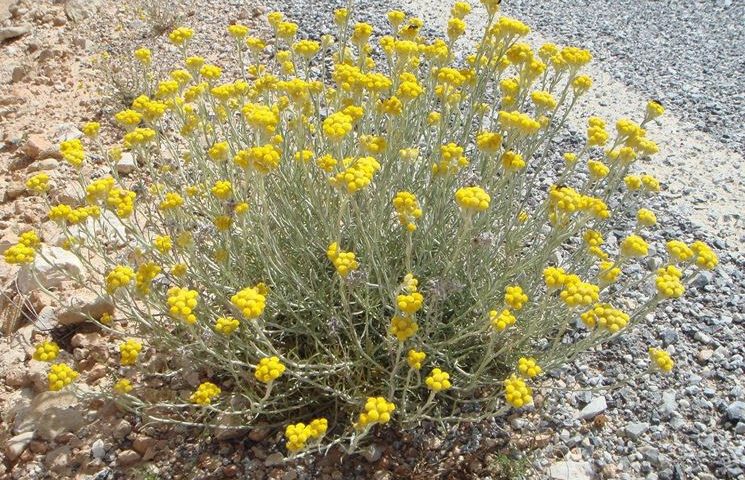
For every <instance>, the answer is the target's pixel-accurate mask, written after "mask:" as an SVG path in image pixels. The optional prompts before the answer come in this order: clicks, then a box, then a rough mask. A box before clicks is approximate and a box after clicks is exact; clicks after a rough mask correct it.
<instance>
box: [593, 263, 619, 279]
mask: <svg viewBox="0 0 745 480" xmlns="http://www.w3.org/2000/svg"><path fill="white" fill-rule="evenodd" d="M619 275H621V267H618V266H616V263H615V262H611V261H608V260H603V261H601V262H600V264H599V265H598V278H599V279H600V280H601V281H603V282H605V283H606V284H609V283H613V282H615V281H616V279H617V278H618V276H619Z"/></svg>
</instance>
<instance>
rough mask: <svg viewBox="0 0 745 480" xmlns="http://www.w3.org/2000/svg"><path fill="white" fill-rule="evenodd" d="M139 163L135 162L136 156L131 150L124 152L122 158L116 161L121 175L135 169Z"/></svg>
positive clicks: (117, 169)
mask: <svg viewBox="0 0 745 480" xmlns="http://www.w3.org/2000/svg"><path fill="white" fill-rule="evenodd" d="M135 168H137V163H136V162H135V156H134V155H132V153H131V152H124V153H122V158H121V160H119V161H118V162H117V163H116V172H117V173H118V174H119V175H128V174H130V173H132V172H134V171H135Z"/></svg>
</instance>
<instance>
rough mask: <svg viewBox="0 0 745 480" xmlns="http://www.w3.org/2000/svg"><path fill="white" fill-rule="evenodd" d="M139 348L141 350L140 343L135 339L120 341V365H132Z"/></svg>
mask: <svg viewBox="0 0 745 480" xmlns="http://www.w3.org/2000/svg"><path fill="white" fill-rule="evenodd" d="M140 350H142V344H141V343H140V342H138V341H137V340H135V339H132V338H130V339H128V340H127V341H126V342H123V343H120V344H119V353H120V354H121V356H122V359H121V364H122V366H126V365H134V364H135V362H136V361H137V356H138V355H139V354H140Z"/></svg>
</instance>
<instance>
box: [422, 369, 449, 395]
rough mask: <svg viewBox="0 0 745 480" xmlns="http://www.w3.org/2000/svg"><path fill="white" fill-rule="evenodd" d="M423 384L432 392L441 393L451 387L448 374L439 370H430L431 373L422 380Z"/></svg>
mask: <svg viewBox="0 0 745 480" xmlns="http://www.w3.org/2000/svg"><path fill="white" fill-rule="evenodd" d="M424 383H425V384H426V385H427V388H429V389H430V390H432V391H433V392H441V391H443V390H448V389H450V387H452V385H451V384H450V374H448V373H447V372H443V371H442V370H440V369H439V368H434V369H432V372H430V374H429V375H428V376H427V378H426V379H424Z"/></svg>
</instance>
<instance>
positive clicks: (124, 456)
mask: <svg viewBox="0 0 745 480" xmlns="http://www.w3.org/2000/svg"><path fill="white" fill-rule="evenodd" d="M139 461H140V454H139V453H137V452H135V451H134V450H122V451H121V452H119V455H117V456H116V463H117V464H118V465H119V466H120V467H129V466H131V465H134V464H135V463H137V462H139Z"/></svg>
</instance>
